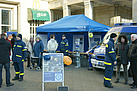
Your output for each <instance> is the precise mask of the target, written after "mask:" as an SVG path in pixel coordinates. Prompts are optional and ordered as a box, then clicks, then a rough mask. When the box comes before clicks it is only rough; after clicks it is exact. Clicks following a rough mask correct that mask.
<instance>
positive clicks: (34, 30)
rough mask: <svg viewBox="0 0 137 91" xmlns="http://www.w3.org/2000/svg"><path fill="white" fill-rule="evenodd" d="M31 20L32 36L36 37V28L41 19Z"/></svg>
mask: <svg viewBox="0 0 137 91" xmlns="http://www.w3.org/2000/svg"><path fill="white" fill-rule="evenodd" d="M29 22H30V37H33V38H34V39H35V36H36V28H37V27H38V26H39V21H37V20H31V21H29Z"/></svg>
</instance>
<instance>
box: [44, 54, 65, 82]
mask: <svg viewBox="0 0 137 91" xmlns="http://www.w3.org/2000/svg"><path fill="white" fill-rule="evenodd" d="M45 55H49V57H50V60H45V59H44V56H45ZM43 82H64V64H63V53H43Z"/></svg>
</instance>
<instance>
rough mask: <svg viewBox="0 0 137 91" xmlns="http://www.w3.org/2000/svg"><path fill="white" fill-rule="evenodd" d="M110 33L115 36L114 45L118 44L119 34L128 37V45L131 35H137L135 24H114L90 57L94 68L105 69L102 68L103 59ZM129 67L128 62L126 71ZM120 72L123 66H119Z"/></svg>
mask: <svg viewBox="0 0 137 91" xmlns="http://www.w3.org/2000/svg"><path fill="white" fill-rule="evenodd" d="M111 33H116V34H117V40H116V41H115V44H116V43H117V42H118V37H119V35H121V34H125V35H126V36H127V37H128V44H129V45H130V44H131V38H130V36H131V34H137V23H120V24H115V26H114V27H112V28H111V29H110V30H109V31H108V33H107V34H106V35H105V36H104V39H103V42H102V43H101V44H100V45H99V46H97V47H96V48H95V49H94V51H93V54H92V55H91V56H92V58H91V63H92V65H93V67H94V68H101V69H105V66H104V59H105V51H106V50H105V44H106V43H107V42H108V41H109V37H110V34H111ZM129 66H130V62H129V64H128V69H129ZM114 71H116V66H115V67H114ZM120 71H123V66H121V69H120Z"/></svg>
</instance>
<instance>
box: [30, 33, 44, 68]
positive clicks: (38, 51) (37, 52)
mask: <svg viewBox="0 0 137 91" xmlns="http://www.w3.org/2000/svg"><path fill="white" fill-rule="evenodd" d="M33 51H34V56H35V57H39V58H40V63H39V62H38V65H39V66H40V68H41V66H42V54H43V51H44V45H43V43H42V40H41V38H40V36H39V35H38V36H36V43H35V45H34V47H33Z"/></svg>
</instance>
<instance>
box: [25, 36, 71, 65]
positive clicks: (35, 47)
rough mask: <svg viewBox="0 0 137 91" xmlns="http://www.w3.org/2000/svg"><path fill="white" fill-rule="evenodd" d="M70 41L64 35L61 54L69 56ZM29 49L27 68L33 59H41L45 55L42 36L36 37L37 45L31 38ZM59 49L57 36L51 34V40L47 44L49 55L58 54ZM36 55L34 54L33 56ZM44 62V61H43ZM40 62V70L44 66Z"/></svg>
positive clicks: (28, 44)
mask: <svg viewBox="0 0 137 91" xmlns="http://www.w3.org/2000/svg"><path fill="white" fill-rule="evenodd" d="M68 46H69V45H68V40H67V39H66V36H65V35H64V34H63V35H62V40H61V42H60V52H61V53H63V54H64V56H67V55H68ZM27 48H28V52H29V54H30V55H29V56H28V65H27V67H29V66H30V60H31V57H33V56H35V57H40V59H41V55H42V54H43V51H44V45H43V43H42V41H41V38H40V36H39V35H38V36H36V43H35V42H34V39H33V38H30V41H29V42H28V43H27ZM57 48H58V43H57V41H56V40H55V35H54V34H51V35H50V40H49V41H48V43H47V52H48V53H56V51H57ZM33 53H34V54H33ZM41 61H42V60H41ZM41 61H40V63H38V64H40V68H41V66H42V64H41V63H42V62H41Z"/></svg>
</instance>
